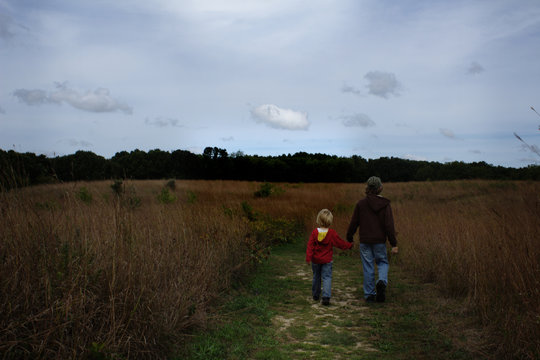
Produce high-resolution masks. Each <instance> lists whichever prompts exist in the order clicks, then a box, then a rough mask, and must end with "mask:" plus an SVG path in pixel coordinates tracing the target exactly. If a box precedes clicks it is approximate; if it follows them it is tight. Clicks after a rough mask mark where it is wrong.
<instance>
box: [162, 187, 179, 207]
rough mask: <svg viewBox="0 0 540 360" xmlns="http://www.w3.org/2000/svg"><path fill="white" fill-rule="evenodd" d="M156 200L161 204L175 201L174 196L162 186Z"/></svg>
mask: <svg viewBox="0 0 540 360" xmlns="http://www.w3.org/2000/svg"><path fill="white" fill-rule="evenodd" d="M158 201H159V202H160V203H162V204H172V203H173V202H175V201H176V196H174V195H173V194H171V193H170V191H169V189H168V188H166V187H164V188H163V189H161V192H160V193H159V195H158Z"/></svg>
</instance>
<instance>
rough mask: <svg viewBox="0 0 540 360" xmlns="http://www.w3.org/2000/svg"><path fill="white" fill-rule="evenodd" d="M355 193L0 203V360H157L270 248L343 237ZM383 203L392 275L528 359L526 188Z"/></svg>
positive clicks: (113, 190)
mask: <svg viewBox="0 0 540 360" xmlns="http://www.w3.org/2000/svg"><path fill="white" fill-rule="evenodd" d="M383 180H384V179H383ZM363 191H364V185H363V184H326V183H319V184H303V183H300V184H288V183H279V184H278V183H276V184H268V183H264V184H263V183H258V182H241V181H202V180H201V181H195V180H189V181H188V180H176V181H165V180H148V181H124V182H112V181H100V182H76V183H65V184H51V185H40V186H34V187H27V188H20V189H15V190H11V191H3V192H0V213H1V215H2V216H1V218H0V258H1V259H2V261H1V265H0V355H1V357H2V358H4V359H19V358H63V359H69V358H72V359H79V358H85V357H86V358H111V359H117V358H118V359H127V358H137V359H139V358H148V359H153V358H167V357H170V356H172V354H175V353H177V351H178V349H181V348H182V347H183V346H185V344H186V342H188V341H189V339H190V333H191V331H192V330H193V329H200V328H204V326H205V324H206V323H207V321H209V318H210V317H211V316H212V312H211V311H210V309H211V308H212V306H213V304H214V303H215V302H216V301H219V299H220V296H221V295H222V294H224V293H226V292H227V290H228V289H229V288H230V287H231V286H232V284H234V283H235V281H236V280H237V279H240V278H242V277H243V276H245V274H247V273H249V272H250V271H252V270H253V269H254V268H255V267H256V266H257V265H258V264H259V263H261V262H263V261H265V258H266V257H267V256H268V254H269V253H270V254H271V252H270V249H271V247H275V246H279V245H280V244H283V243H290V242H294V241H306V240H307V234H308V231H310V230H311V229H312V228H313V226H314V220H315V217H316V215H317V212H318V211H319V210H320V209H322V208H328V209H330V210H331V211H332V212H333V214H334V225H333V227H334V228H335V229H336V230H337V231H338V233H339V234H340V235H341V236H342V237H343V238H344V237H345V233H346V229H347V226H348V222H349V220H350V216H351V214H352V211H353V208H354V205H355V203H356V202H357V201H358V199H360V198H361V197H363ZM256 192H258V196H256V195H255V193H256ZM382 195H384V196H386V197H388V198H389V199H390V200H391V201H392V207H393V211H394V218H395V221H396V230H397V231H398V244H399V249H400V253H399V255H398V256H397V259H395V261H396V264H397V265H398V266H400V267H403V269H405V270H406V271H409V272H410V273H411V274H414V275H415V276H416V277H418V278H419V279H421V280H422V281H423V282H426V283H432V284H436V286H437V288H438V289H440V291H441V293H442V294H444V296H448V297H451V298H456V299H460V300H461V301H462V302H463V306H464V307H466V308H467V309H468V311H467V313H468V314H470V316H474V317H477V319H478V321H479V323H481V324H482V325H483V327H484V328H485V329H486V331H487V332H489V334H490V339H492V341H491V343H492V345H491V348H490V352H491V353H492V354H493V356H494V357H497V358H534V357H535V356H537V355H538V354H539V353H540V344H539V341H538V339H539V338H540V330H539V329H540V246H539V245H540V235H539V234H540V183H539V182H532V181H531V182H525V181H519V182H518V181H474V180H470V181H451V182H450V181H449V182H410V183H387V184H385V187H384V191H383V194H382ZM355 241H356V242H357V241H358V239H356V238H355ZM300 255H301V254H300ZM270 256H271V255H270ZM300 258H302V256H300Z"/></svg>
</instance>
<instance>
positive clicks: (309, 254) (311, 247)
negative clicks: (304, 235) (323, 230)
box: [306, 231, 315, 262]
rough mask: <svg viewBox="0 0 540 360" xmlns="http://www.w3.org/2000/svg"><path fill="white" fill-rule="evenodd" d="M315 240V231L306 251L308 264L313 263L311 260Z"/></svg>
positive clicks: (310, 237)
mask: <svg viewBox="0 0 540 360" xmlns="http://www.w3.org/2000/svg"><path fill="white" fill-rule="evenodd" d="M314 240H315V231H313V232H312V233H311V235H310V236H309V240H308V243H307V249H306V262H311V259H312V258H313V247H314V244H315V243H314V242H313V241H314Z"/></svg>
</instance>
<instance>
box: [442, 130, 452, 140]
mask: <svg viewBox="0 0 540 360" xmlns="http://www.w3.org/2000/svg"><path fill="white" fill-rule="evenodd" d="M439 132H440V133H441V134H443V135H444V136H446V137H447V138H450V139H455V138H456V135H455V134H454V132H453V131H452V130H450V129H439Z"/></svg>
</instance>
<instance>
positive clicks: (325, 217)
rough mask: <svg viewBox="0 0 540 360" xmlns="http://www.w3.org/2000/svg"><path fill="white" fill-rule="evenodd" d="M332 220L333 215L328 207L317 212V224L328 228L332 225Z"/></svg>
mask: <svg viewBox="0 0 540 360" xmlns="http://www.w3.org/2000/svg"><path fill="white" fill-rule="evenodd" d="M332 220H334V216H333V215H332V213H331V212H330V210H328V209H322V210H321V211H319V213H318V214H317V225H318V226H320V227H324V228H329V227H330V225H332Z"/></svg>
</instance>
